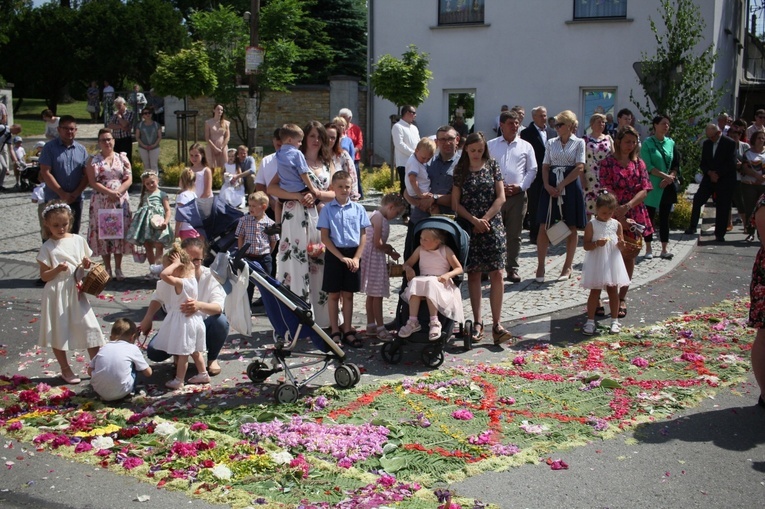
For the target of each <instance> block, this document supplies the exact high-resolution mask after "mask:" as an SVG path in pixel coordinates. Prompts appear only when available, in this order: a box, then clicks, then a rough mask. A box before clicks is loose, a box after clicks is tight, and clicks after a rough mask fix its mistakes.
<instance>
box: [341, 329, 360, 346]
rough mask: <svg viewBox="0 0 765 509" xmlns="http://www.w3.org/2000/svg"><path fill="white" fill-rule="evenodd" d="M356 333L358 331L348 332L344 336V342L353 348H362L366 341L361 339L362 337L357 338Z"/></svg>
mask: <svg viewBox="0 0 765 509" xmlns="http://www.w3.org/2000/svg"><path fill="white" fill-rule="evenodd" d="M356 334H357V332H356V331H348V332H346V333H345V335H344V336H343V344H344V345H348V346H350V347H351V348H361V347H362V346H364V342H363V341H362V340H361V338H357V337H356Z"/></svg>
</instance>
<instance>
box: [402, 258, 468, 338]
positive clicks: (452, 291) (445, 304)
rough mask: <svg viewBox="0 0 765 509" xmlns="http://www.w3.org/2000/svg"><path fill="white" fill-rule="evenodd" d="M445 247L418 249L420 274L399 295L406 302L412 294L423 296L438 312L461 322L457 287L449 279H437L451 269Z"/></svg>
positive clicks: (462, 314) (459, 297)
mask: <svg viewBox="0 0 765 509" xmlns="http://www.w3.org/2000/svg"><path fill="white" fill-rule="evenodd" d="M446 249H447V248H446V246H444V245H441V247H439V248H438V249H436V250H434V251H426V250H424V249H420V261H419V267H420V275H419V276H417V277H415V278H414V279H412V280H411V281H409V285H408V286H407V287H406V290H405V291H404V293H403V295H402V296H401V297H402V298H403V299H404V300H405V301H406V302H409V297H411V296H412V295H417V296H419V297H424V298H426V299H428V300H429V301H431V302H432V303H433V304H435V306H436V309H438V312H439V313H441V314H442V315H444V316H445V317H447V318H450V319H452V320H454V321H455V322H457V323H462V322H464V321H465V315H464V313H463V310H462V295H461V294H460V291H459V288H457V285H455V284H454V281H452V280H451V279H450V280H449V281H447V282H446V284H444V283H441V282H440V281H439V280H438V276H440V275H441V274H446V273H447V272H449V271H450V270H452V268H451V266H450V265H449V260H447V259H446ZM423 304H424V303H423Z"/></svg>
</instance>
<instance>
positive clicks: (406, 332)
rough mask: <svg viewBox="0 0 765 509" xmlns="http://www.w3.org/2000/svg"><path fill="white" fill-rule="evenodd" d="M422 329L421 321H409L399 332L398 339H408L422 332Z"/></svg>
mask: <svg viewBox="0 0 765 509" xmlns="http://www.w3.org/2000/svg"><path fill="white" fill-rule="evenodd" d="M421 329H422V327H421V326H420V322H419V320H409V321H408V322H406V324H404V326H403V327H401V328H400V329H399V330H398V337H400V338H408V337H409V336H411V335H412V334H414V333H415V332H417V331H418V330H421Z"/></svg>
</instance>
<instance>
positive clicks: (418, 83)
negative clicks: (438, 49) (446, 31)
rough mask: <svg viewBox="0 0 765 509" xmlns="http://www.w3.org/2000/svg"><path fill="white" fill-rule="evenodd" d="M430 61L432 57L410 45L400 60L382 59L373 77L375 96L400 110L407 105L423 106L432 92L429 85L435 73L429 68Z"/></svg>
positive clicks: (375, 66) (379, 60)
mask: <svg viewBox="0 0 765 509" xmlns="http://www.w3.org/2000/svg"><path fill="white" fill-rule="evenodd" d="M428 62H429V58H428V54H427V53H419V52H418V51H417V46H415V45H414V44H410V45H409V47H408V49H407V50H406V51H405V52H404V54H403V55H401V58H400V59H398V58H395V57H393V56H391V55H383V56H381V57H380V58H379V59H378V60H377V63H375V65H374V71H373V72H372V75H371V76H370V81H371V83H372V87H373V88H374V93H375V95H377V96H379V97H382V98H383V99H386V100H388V101H390V102H392V103H393V104H395V105H396V106H397V107H398V108H400V107H401V106H403V105H405V104H411V105H413V106H419V105H420V104H422V103H423V101H425V99H426V98H427V97H428V94H429V93H430V92H429V90H428V82H429V81H430V80H431V79H432V78H433V73H432V72H431V71H430V69H428Z"/></svg>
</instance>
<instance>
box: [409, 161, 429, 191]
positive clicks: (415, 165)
mask: <svg viewBox="0 0 765 509" xmlns="http://www.w3.org/2000/svg"><path fill="white" fill-rule="evenodd" d="M404 175H405V178H404V184H405V185H406V192H407V193H409V196H419V195H420V193H423V194H425V193H429V192H430V177H428V170H426V169H425V165H424V164H422V163H421V162H420V161H418V160H417V157H416V156H415V155H414V154H412V155H410V156H409V159H407V161H406V166H405V170H404ZM409 175H417V187H418V188H419V190H420V192H419V193H418V192H417V190H416V189H414V186H412V183H411V182H410V181H409Z"/></svg>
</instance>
